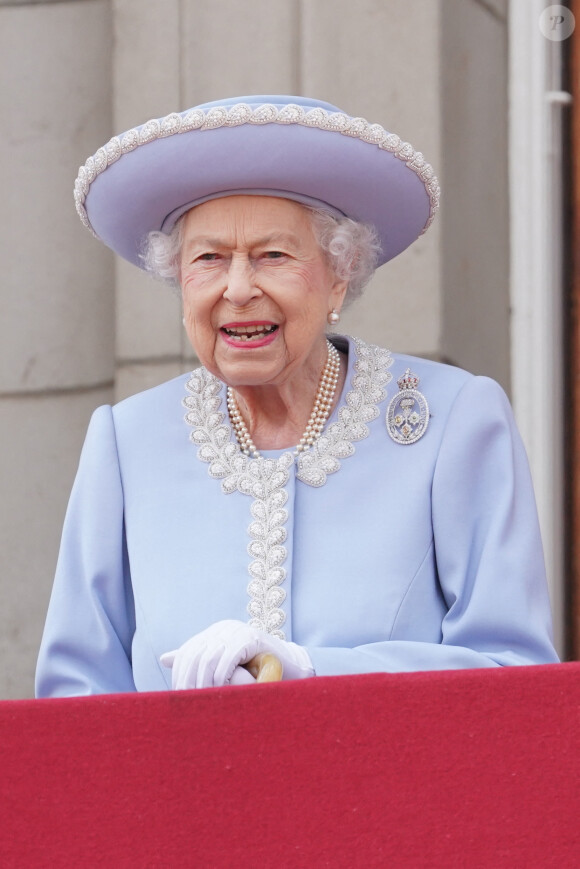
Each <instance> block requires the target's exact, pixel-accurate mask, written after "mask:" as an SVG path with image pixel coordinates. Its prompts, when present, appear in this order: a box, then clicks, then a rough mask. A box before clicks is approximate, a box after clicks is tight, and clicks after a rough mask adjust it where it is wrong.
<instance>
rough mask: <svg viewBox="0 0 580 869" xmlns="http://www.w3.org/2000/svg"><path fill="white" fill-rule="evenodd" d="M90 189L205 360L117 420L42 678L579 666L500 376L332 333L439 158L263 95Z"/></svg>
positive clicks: (94, 441) (104, 220)
mask: <svg viewBox="0 0 580 869" xmlns="http://www.w3.org/2000/svg"><path fill="white" fill-rule="evenodd" d="M75 197H76V201H77V208H78V210H79V214H80V216H81V219H82V220H83V222H84V223H85V224H86V225H87V226H88V227H89V228H90V229H91V230H92V231H93V232H94V233H95V235H96V236H97V237H98V238H100V239H101V240H103V241H104V242H105V243H106V244H107V245H109V246H110V247H111V248H112V249H113V250H115V251H116V252H117V253H119V254H120V255H121V256H123V257H125V258H126V259H128V260H130V261H132V262H133V263H135V264H136V265H141V266H143V265H145V266H146V267H147V268H148V269H149V270H151V271H154V272H155V273H157V274H158V275H160V276H162V277H165V278H167V279H170V280H174V281H176V282H177V283H178V284H179V285H180V287H181V294H182V298H183V312H184V325H185V329H186V331H187V334H188V337H189V339H190V341H191V343H192V345H193V347H194V349H195V352H196V354H197V356H198V357H199V360H200V362H201V367H200V368H198V369H196V370H195V371H194V372H193V373H192V374H190V375H188V376H184V377H179V378H177V379H175V380H172V381H171V382H169V383H166V384H164V385H162V386H159V387H157V388H155V389H152V390H149V391H147V392H145V393H142V394H140V395H136V396H133V397H132V398H129V399H127V400H126V401H123V402H121V403H120V404H118V405H116V406H115V407H113V408H111V407H108V406H107V407H101V408H99V409H98V410H97V411H96V412H95V414H94V416H93V419H92V421H91V425H90V428H89V432H88V435H87V439H86V443H85V446H84V449H83V453H82V458H81V463H80V468H79V472H78V476H77V480H76V482H75V486H74V489H73V493H72V497H71V501H70V505H69V510H68V513H67V518H66V523H65V528H64V534H63V542H62V547H61V554H60V558H59V564H58V570H57V576H56V580H55V585H54V590H53V594H52V598H51V603H50V609H49V613H48V618H47V623H46V629H45V633H44V638H43V642H42V648H41V652H40V660H39V665H38V674H37V690H38V694H39V695H40V696H59V695H74V694H91V693H104V692H126V691H135V690H138V691H153V690H164V689H167V688H170V687H173V688H195V687H206V686H214V685H224V684H228V683H231V682H238V681H244V680H245V679H246V680H247V679H251V678H252V677H251V676H249V675H248V674H247V670H245V669H244V668H243V665H244V664H247V663H248V662H249V661H250V660H251V659H252V658H254V656H255V655H257V654H259V653H263V652H273V653H274V654H275V655H276V656H277V657H278V658H279V660H280V661H281V662H282V666H283V678H287V679H288V678H289V679H293V678H300V677H306V676H314V675H329V674H330V675H332V674H348V673H363V672H369V671H389V672H393V671H404V670H406V671H409V670H429V669H450V668H460V667H466V668H469V667H496V666H504V665H512V664H533V663H545V662H551V661H555V660H556V655H555V653H554V650H553V647H552V641H551V628H550V614H549V603H548V597H547V592H546V583H545V577H544V567H543V559H542V550H541V543H540V536H539V531H538V525H537V518H536V512H535V507H534V497H533V492H532V486H531V482H530V477H529V471H528V467H527V463H526V458H525V455H524V450H523V447H522V444H521V442H520V439H519V436H518V433H517V431H516V428H515V425H514V421H513V418H512V414H511V411H510V408H509V405H508V402H507V400H506V398H505V396H504V394H503V393H502V391H501V389H500V388H499V387H498V386H497V384H495V383H494V382H493V381H490V380H488V379H487V378H484V377H474V376H472V375H470V374H468V373H466V372H465V371H461V370H459V369H456V368H452V367H449V366H444V365H440V364H436V363H434V362H429V361H425V360H422V359H412V358H409V357H405V356H399V355H391V353H389V352H388V351H387V350H384V349H381V348H379V347H375V346H372V345H369V344H367V343H365V342H364V341H361V340H357V339H353V338H349V337H346V336H340V335H334V334H331V335H329V336H328V337H327V335H326V334H325V333H326V327H327V324H330V325H331V326H332V327H336V325H337V323H338V321H339V316H340V312H341V309H342V308H343V306H344V305H345V304H347V303H348V302H349V301H351V300H352V299H353V298H355V297H356V296H357V295H359V294H360V293H361V291H362V288H363V287H364V285H365V283H366V282H367V280H368V279H369V277H370V275H371V274H372V272H373V269H374V267H375V266H376V265H377V264H382V263H384V262H386V261H387V260H389V259H391V258H393V257H394V256H396V255H397V254H398V253H400V252H401V251H402V250H404V249H405V248H406V247H408V245H410V244H411V243H412V242H413V241H414V240H415V239H416V238H417V237H418V236H419V235H420V234H421V233H422V232H423V231H424V230H425V229H426V228H427V226H428V225H429V224H430V222H431V220H432V219H433V216H434V213H435V210H436V208H437V199H438V187H437V182H436V179H435V178H434V176H433V172H432V170H431V167H430V166H428V164H426V163H425V160H424V158H423V157H422V155H421V154H419V153H417V152H415V151H414V150H413V148H412V147H411V146H410V145H409V144H408V143H403V142H401V141H400V139H399V138H398V137H397V136H395V135H394V134H390V133H387V132H385V130H383V128H382V127H379V126H378V125H372V126H371V125H369V124H367V122H366V121H363V120H362V119H360V118H350V117H348V116H347V115H345V114H344V113H342V112H340V111H339V110H338V109H336V108H335V107H334V106H330V105H328V104H326V103H321V102H318V101H313V100H308V99H303V98H298V97H292V98H289V97H245V98H241V99H233V100H224V101H222V102H219V103H211V104H207V105H203V106H200V107H198V108H196V109H192V110H190V111H189V112H184V113H182V114H181V115H178V114H173V115H169V116H167V117H165V118H163V119H161V120H159V121H150V122H149V123H147V124H145V125H144V126H142V127H141V128H139V129H136V130H130V131H129V132H128V133H125V134H124V135H123V136H121V137H119V138H114V139H112V140H111V142H109V143H108V144H107V145H106V146H105V148H103V149H101V150H100V151H98V152H97V154H96V155H95V157H94V158H89V160H88V161H87V163H86V164H85V166H84V167H81V170H80V173H79V178H78V180H77V186H76V188H75ZM184 405H185V418H184V408H183V406H184Z"/></svg>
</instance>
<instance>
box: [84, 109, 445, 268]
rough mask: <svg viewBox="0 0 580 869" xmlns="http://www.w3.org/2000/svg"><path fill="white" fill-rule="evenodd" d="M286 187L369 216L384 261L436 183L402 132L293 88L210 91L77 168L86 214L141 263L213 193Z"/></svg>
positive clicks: (421, 224)
mask: <svg viewBox="0 0 580 869" xmlns="http://www.w3.org/2000/svg"><path fill="white" fill-rule="evenodd" d="M235 194H257V195H264V196H281V197H284V198H288V199H292V200H295V201H297V202H301V203H304V204H307V205H312V206H315V207H322V208H326V209H328V210H329V211H331V212H332V213H334V214H338V215H345V216H347V217H350V218H352V219H353V220H357V221H362V222H364V223H370V224H372V225H373V226H374V227H375V229H376V231H377V233H378V235H379V239H380V241H381V245H382V256H381V257H380V260H379V264H380V263H384V262H387V260H390V259H392V258H393V257H394V256H396V255H397V254H399V253H401V251H403V250H405V248H407V247H408V246H409V245H410V244H411V243H412V242H413V241H415V239H416V238H418V236H420V235H421V234H422V233H423V232H425V230H426V229H427V228H428V227H429V225H430V224H431V222H432V220H433V217H434V215H435V211H436V210H437V207H438V202H439V185H438V183H437V179H436V177H435V175H434V173H433V169H432V168H431V166H430V165H429V164H428V163H427V162H426V161H425V158H424V157H423V155H422V154H421V153H419V152H418V151H415V149H414V148H413V147H412V146H411V145H410V144H409V143H408V142H403V141H402V140H401V139H400V138H399V137H398V136H397V135H396V134H394V133H390V132H387V131H386V130H385V129H384V128H383V127H381V126H380V125H379V124H370V123H368V122H367V121H366V120H365V119H364V118H354V117H350V116H349V115H347V114H345V113H344V112H342V111H341V110H340V109H338V108H336V106H332V105H330V104H329V103H325V102H321V101H319V100H313V99H307V98H304V97H295V96H292V97H290V96H249V97H248V96H246V97H235V98H230V99H226V100H219V101H218V102H212V103H205V104H204V105H201V106H197V107H195V108H193V109H189V110H188V111H185V112H181V113H173V114H170V115H167V116H166V117H164V118H159V119H155V120H151V121H147V123H145V124H143V125H142V126H140V127H135V128H134V129H132V130H129V131H128V132H126V133H123V134H122V135H120V136H115V137H114V138H112V139H111V140H110V141H109V142H108V143H107V144H106V145H105V146H104V147H103V148H100V149H99V150H98V151H97V152H96V154H95V155H94V156H92V157H89V158H88V160H87V161H86V163H85V164H84V166H81V168H80V169H79V174H78V177H77V180H76V183H75V202H76V207H77V211H78V213H79V216H80V218H81V220H82V222H83V223H84V224H85V226H87V227H88V228H89V229H91V230H92V232H93V233H94V234H95V235H96V236H97V238H99V239H101V241H103V242H104V243H105V244H106V245H108V246H109V247H110V248H112V249H113V250H114V251H115V252H116V253H118V254H119V255H120V256H122V257H124V258H125V259H127V260H129V261H130V262H132V263H135V265H137V266H142V261H141V259H140V252H141V250H142V246H143V241H144V239H145V237H146V236H147V234H148V233H149V232H150V231H151V230H161V231H163V232H166V233H169V232H171V230H172V228H173V226H174V225H175V222H176V221H177V219H178V218H179V217H180V216H181V215H182V214H184V213H185V212H186V211H188V210H189V209H190V208H193V207H194V206H195V205H199V204H200V203H202V202H205V201H207V200H209V199H215V198H217V197H223V196H231V195H235Z"/></svg>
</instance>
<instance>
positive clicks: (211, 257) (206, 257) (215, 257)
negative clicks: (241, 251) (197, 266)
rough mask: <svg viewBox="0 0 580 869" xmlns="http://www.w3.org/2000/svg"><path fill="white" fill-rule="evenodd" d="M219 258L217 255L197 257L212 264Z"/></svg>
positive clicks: (205, 254)
mask: <svg viewBox="0 0 580 869" xmlns="http://www.w3.org/2000/svg"><path fill="white" fill-rule="evenodd" d="M217 258H218V255H217V253H202V254H200V255H199V256H198V257H197V259H198V260H202V262H212V260H216V259H217Z"/></svg>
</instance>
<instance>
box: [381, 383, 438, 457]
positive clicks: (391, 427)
mask: <svg viewBox="0 0 580 869" xmlns="http://www.w3.org/2000/svg"><path fill="white" fill-rule="evenodd" d="M397 383H398V385H399V392H397V394H396V395H394V396H393V398H392V399H391V401H390V402H389V406H388V408H387V431H388V433H389V435H390V436H391V437H392V439H393V440H394V441H395V443H398V444H414V443H415V442H416V441H418V440H419V438H422V437H423V435H424V434H425V432H426V431H427V426H428V425H429V405H428V404H427V399H426V398H425V396H424V395H423V394H422V393H421V392H419V390H418V389H417V386H418V385H419V378H418V377H417V375H416V374H413V373H412V372H411V369H410V368H407V370H406V371H405V373H404V374H403V376H402V377H399V379H398V380H397Z"/></svg>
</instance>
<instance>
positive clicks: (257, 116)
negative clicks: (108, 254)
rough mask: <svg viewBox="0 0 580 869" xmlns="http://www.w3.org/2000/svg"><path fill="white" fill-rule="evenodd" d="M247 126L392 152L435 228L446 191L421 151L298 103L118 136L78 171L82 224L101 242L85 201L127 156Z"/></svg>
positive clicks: (184, 117) (174, 118) (170, 120)
mask: <svg viewBox="0 0 580 869" xmlns="http://www.w3.org/2000/svg"><path fill="white" fill-rule="evenodd" d="M242 124H254V125H258V126H259V125H264V124H300V125H301V126H304V127H315V128H317V129H319V130H328V131H330V132H336V133H339V134H340V135H343V136H352V137H353V138H356V139H360V140H361V141H363V142H367V143H368V144H369V145H375V146H376V147H378V148H381V149H382V150H384V151H389V152H390V153H391V154H393V155H394V156H395V157H397V158H398V159H399V160H402V161H403V162H404V163H405V164H406V165H407V167H408V168H409V169H411V170H412V171H413V172H414V173H415V174H416V175H417V176H418V177H419V178H420V179H421V181H422V182H423V184H424V185H425V190H426V191H427V194H428V196H429V203H430V210H429V217H428V219H427V222H426V223H425V226H424V227H423V229H422V230H421V235H422V234H423V233H424V232H426V231H427V229H428V228H429V227H430V226H431V224H432V222H433V219H434V217H435V214H436V212H437V209H438V208H439V197H440V192H441V191H440V187H439V182H438V181H437V177H436V175H435V173H434V171H433V167H432V166H431V165H430V164H429V163H427V161H426V160H425V158H424V157H423V155H422V154H421V152H420V151H415V149H414V148H413V146H412V145H410V144H409V142H403V141H402V140H401V139H400V138H399V136H397V135H396V134H395V133H388V132H387V131H386V130H385V129H384V128H383V127H381V125H380V124H369V122H368V121H366V120H365V119H364V118H350V117H349V116H348V115H345V114H344V113H343V112H328V111H326V109H323V108H320V107H317V108H314V109H310V110H306V109H304V108H303V107H302V106H298V105H294V104H293V103H291V104H289V105H286V106H283V107H282V108H277V107H276V106H273V105H271V104H269V103H266V104H264V105H261V106H257V107H256V108H255V109H252V107H251V106H249V105H247V104H246V103H237V104H236V105H234V106H231V108H229V109H228V108H227V107H226V106H215V107H214V108H211V109H208V110H207V111H203V110H202V109H191V110H190V111H189V112H184V113H183V114H179V113H177V112H172V113H171V114H169V115H166V116H165V117H164V118H159V119H153V120H151V121H147V122H146V123H145V124H143V126H142V127H135V128H134V129H132V130H128V131H127V132H126V133H124V134H123V135H122V136H113V138H112V139H111V140H110V141H109V142H107V144H106V145H104V146H103V147H102V148H99V150H98V151H97V152H96V154H94V155H93V156H92V157H89V158H88V160H87V161H86V162H85V164H84V165H83V166H81V167H80V169H79V172H78V176H77V179H76V181H75V187H74V199H75V205H76V209H77V213H78V215H79V217H80V219H81V221H82V223H83V224H84V226H86V227H87V229H89V230H90V231H91V232H92V233H93V235H95V236H96V233H95V231H94V230H93V228H92V226H91V223H90V221H89V218H88V216H87V212H86V209H85V200H86V197H87V194H88V192H89V188H90V186H91V184H92V183H93V181H94V180H95V178H96V177H97V176H98V175H100V174H101V173H102V172H104V171H105V169H107V167H108V166H110V165H111V164H112V163H115V162H116V161H117V160H118V159H119V158H120V157H122V156H123V154H128V153H129V152H130V151H134V150H135V148H138V147H140V146H141V145H146V144H147V143H148V142H153V141H154V140H156V139H162V138H166V137H167V136H175V135H179V134H180V133H189V132H191V131H193V130H215V129H216V128H217V127H224V126H229V127H237V126H241V125H242ZM97 237H98V236H97Z"/></svg>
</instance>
